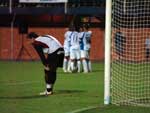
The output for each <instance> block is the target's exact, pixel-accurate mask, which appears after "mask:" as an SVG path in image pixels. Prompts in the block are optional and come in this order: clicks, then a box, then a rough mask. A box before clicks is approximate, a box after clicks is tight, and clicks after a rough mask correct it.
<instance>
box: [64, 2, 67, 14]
mask: <svg viewBox="0 0 150 113" xmlns="http://www.w3.org/2000/svg"><path fill="white" fill-rule="evenodd" d="M67 3H68V0H67V1H66V2H65V4H64V12H65V14H67V5H68V4H67Z"/></svg>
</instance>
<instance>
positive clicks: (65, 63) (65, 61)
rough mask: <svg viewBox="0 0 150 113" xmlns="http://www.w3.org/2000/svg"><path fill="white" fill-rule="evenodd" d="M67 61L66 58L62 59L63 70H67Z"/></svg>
mask: <svg viewBox="0 0 150 113" xmlns="http://www.w3.org/2000/svg"><path fill="white" fill-rule="evenodd" d="M67 63H68V61H67V59H64V63H63V70H64V72H66V71H67Z"/></svg>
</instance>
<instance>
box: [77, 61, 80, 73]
mask: <svg viewBox="0 0 150 113" xmlns="http://www.w3.org/2000/svg"><path fill="white" fill-rule="evenodd" d="M77 67H78V73H80V72H81V62H80V61H79V60H78V61H77Z"/></svg>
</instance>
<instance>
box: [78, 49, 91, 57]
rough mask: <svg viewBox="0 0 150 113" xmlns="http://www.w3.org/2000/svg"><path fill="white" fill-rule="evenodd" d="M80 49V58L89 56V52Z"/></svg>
mask: <svg viewBox="0 0 150 113" xmlns="http://www.w3.org/2000/svg"><path fill="white" fill-rule="evenodd" d="M80 51H81V58H89V52H88V51H86V50H80Z"/></svg>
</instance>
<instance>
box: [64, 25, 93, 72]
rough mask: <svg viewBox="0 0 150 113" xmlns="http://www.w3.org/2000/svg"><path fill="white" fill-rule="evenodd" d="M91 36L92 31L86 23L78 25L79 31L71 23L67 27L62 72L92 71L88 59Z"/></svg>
mask: <svg viewBox="0 0 150 113" xmlns="http://www.w3.org/2000/svg"><path fill="white" fill-rule="evenodd" d="M91 36H92V31H89V25H88V24H83V25H82V26H80V28H79V31H77V30H76V28H75V27H74V26H73V25H71V26H70V27H69V28H68V30H67V31H66V33H65V35H64V51H65V55H64V62H63V71H64V72H78V73H80V72H82V71H83V72H84V73H88V72H91V71H92V68H91V61H90V59H89V54H90V48H91ZM81 64H82V66H81Z"/></svg>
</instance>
